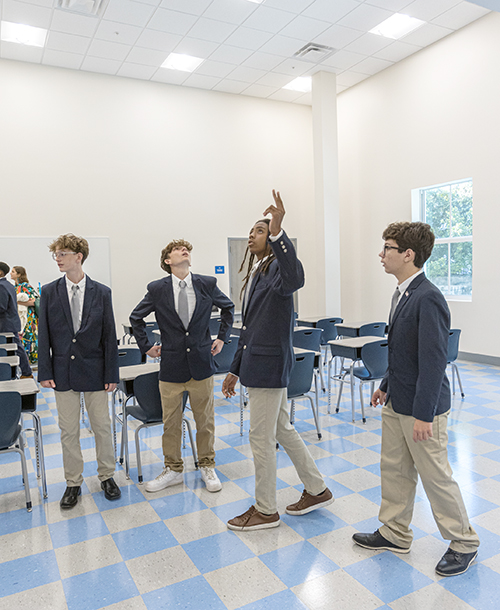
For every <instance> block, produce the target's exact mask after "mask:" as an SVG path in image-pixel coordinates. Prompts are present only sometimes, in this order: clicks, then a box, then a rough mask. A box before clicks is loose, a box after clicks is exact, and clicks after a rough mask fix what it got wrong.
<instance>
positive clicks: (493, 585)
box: [439, 559, 500, 610]
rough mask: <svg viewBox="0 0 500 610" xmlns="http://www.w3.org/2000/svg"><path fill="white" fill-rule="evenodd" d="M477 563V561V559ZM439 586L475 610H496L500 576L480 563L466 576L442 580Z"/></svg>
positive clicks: (472, 566) (473, 565)
mask: <svg viewBox="0 0 500 610" xmlns="http://www.w3.org/2000/svg"><path fill="white" fill-rule="evenodd" d="M476 562H477V559H476ZM439 584H440V585H441V586H442V587H444V588H445V589H446V590H447V591H450V593H453V595H456V596H457V597H458V598H459V599H461V600H462V601H464V602H466V603H467V604H469V605H470V606H472V608H474V610H496V608H498V591H500V574H498V572H494V571H493V570H491V569H490V568H488V567H486V566H485V565H482V564H480V563H473V564H472V565H471V567H470V568H469V569H468V570H467V572H466V573H465V574H461V575H460V576H456V577H453V578H442V579H441V580H440V581H439Z"/></svg>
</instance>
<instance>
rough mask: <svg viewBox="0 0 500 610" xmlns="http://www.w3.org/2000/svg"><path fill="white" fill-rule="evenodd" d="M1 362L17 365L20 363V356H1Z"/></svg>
mask: <svg viewBox="0 0 500 610" xmlns="http://www.w3.org/2000/svg"><path fill="white" fill-rule="evenodd" d="M0 362H5V363H6V364H10V366H17V365H18V364H19V356H0Z"/></svg>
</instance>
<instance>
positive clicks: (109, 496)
mask: <svg viewBox="0 0 500 610" xmlns="http://www.w3.org/2000/svg"><path fill="white" fill-rule="evenodd" d="M101 489H103V490H104V495H105V497H106V500H118V498H119V497H120V496H121V495H122V492H121V491H120V488H119V487H118V485H117V484H116V483H115V482H114V480H113V479H112V478H111V479H106V480H105V481H101Z"/></svg>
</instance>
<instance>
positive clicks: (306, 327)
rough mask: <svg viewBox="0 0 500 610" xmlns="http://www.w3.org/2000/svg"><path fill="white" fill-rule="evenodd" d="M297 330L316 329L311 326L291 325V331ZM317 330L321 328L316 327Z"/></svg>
mask: <svg viewBox="0 0 500 610" xmlns="http://www.w3.org/2000/svg"><path fill="white" fill-rule="evenodd" d="M306 321H307V320H306ZM297 330H300V331H302V330H308V331H311V330H316V329H315V328H314V327H313V326H294V327H293V332H296V331H297ZM318 330H321V329H320V328H318Z"/></svg>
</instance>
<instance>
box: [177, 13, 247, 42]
mask: <svg viewBox="0 0 500 610" xmlns="http://www.w3.org/2000/svg"><path fill="white" fill-rule="evenodd" d="M235 29H236V26H235V25H234V24H231V23H224V22H223V21H216V20H215V19H206V18H205V17H200V19H198V21H197V22H196V23H195V24H194V25H193V27H192V28H191V29H190V30H189V36H190V37H191V38H201V39H202V40H210V41H212V42H224V41H225V40H226V38H227V37H228V36H230V35H231V34H232V33H233V32H234V30H235Z"/></svg>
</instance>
